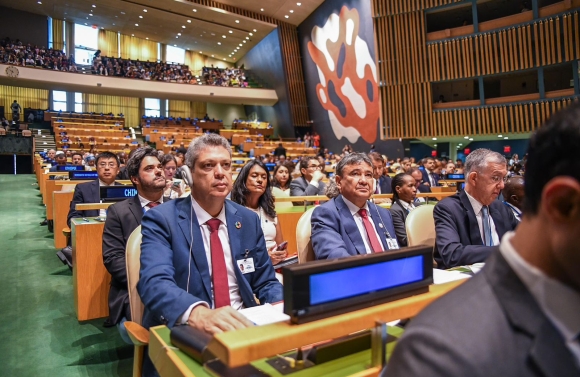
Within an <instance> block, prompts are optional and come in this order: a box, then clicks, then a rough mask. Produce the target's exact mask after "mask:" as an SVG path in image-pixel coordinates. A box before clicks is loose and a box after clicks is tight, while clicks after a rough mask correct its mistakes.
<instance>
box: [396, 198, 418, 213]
mask: <svg viewBox="0 0 580 377" xmlns="http://www.w3.org/2000/svg"><path fill="white" fill-rule="evenodd" d="M399 204H400V205H401V207H403V209H404V210H406V211H407V212H411V211H412V210H414V209H415V205H413V203H407V202H406V201H404V200H400V199H399Z"/></svg>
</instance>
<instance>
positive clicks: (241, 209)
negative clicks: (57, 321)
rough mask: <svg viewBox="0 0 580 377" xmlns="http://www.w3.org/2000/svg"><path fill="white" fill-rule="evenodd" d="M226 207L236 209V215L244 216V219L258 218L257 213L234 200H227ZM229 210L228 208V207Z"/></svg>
mask: <svg viewBox="0 0 580 377" xmlns="http://www.w3.org/2000/svg"><path fill="white" fill-rule="evenodd" d="M226 205H228V206H231V208H232V209H234V210H235V211H236V214H237V215H238V216H243V217H247V216H249V217H253V216H255V217H258V215H256V213H255V212H254V211H252V210H249V209H248V208H246V207H244V206H243V205H241V204H238V203H236V202H234V201H233V200H226ZM226 210H227V207H226Z"/></svg>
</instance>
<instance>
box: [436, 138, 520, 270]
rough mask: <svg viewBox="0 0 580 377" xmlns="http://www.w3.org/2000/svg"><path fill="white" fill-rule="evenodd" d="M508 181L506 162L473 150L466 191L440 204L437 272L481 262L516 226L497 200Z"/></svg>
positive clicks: (438, 208)
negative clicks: (438, 269)
mask: <svg viewBox="0 0 580 377" xmlns="http://www.w3.org/2000/svg"><path fill="white" fill-rule="evenodd" d="M506 179H507V169H506V160H505V158H504V157H503V156H502V155H501V154H499V153H497V152H492V151H490V150H489V149H483V148H481V149H476V150H474V151H473V152H471V154H470V155H469V156H467V159H466V161H465V190H464V191H462V192H460V193H458V194H456V195H453V196H450V197H448V198H445V199H443V200H442V201H440V202H439V203H438V204H437V205H436V206H435V210H434V212H433V218H434V219H435V232H436V239H435V261H436V262H437V264H438V266H439V267H440V268H451V267H455V266H461V265H468V264H473V263H479V262H484V261H485V259H486V258H487V257H488V256H489V255H490V253H491V252H492V251H493V250H494V246H497V245H499V241H500V240H501V238H502V236H503V235H504V234H505V233H507V232H509V231H512V230H514V229H515V228H516V226H517V225H518V221H517V220H516V218H515V217H514V215H513V213H512V211H511V210H510V209H509V208H508V207H507V206H505V205H503V204H502V202H500V201H498V200H497V197H498V196H499V194H500V193H501V190H502V189H503V188H504V185H505V181H506Z"/></svg>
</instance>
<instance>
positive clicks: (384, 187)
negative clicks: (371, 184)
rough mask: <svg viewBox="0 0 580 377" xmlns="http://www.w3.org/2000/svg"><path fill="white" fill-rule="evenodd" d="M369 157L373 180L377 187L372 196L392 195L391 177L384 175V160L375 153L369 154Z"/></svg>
mask: <svg viewBox="0 0 580 377" xmlns="http://www.w3.org/2000/svg"><path fill="white" fill-rule="evenodd" d="M369 157H370V158H371V161H372V163H373V178H374V179H376V181H377V187H376V189H375V192H374V194H392V193H393V189H392V188H391V183H392V180H391V177H389V176H388V175H385V174H384V173H385V160H383V156H381V155H380V153H377V152H371V153H369Z"/></svg>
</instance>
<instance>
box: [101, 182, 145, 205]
mask: <svg viewBox="0 0 580 377" xmlns="http://www.w3.org/2000/svg"><path fill="white" fill-rule="evenodd" d="M135 195H137V189H136V188H135V187H133V186H101V187H100V198H101V201H102V202H103V203H111V202H119V201H121V200H125V199H128V198H132V197H134V196H135Z"/></svg>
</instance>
